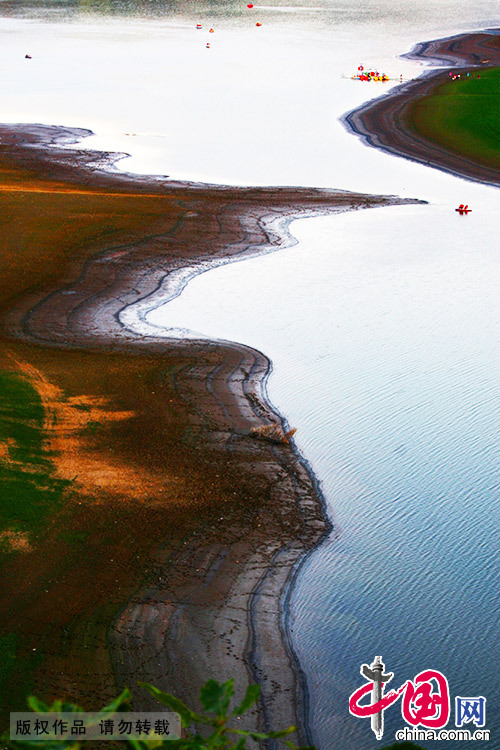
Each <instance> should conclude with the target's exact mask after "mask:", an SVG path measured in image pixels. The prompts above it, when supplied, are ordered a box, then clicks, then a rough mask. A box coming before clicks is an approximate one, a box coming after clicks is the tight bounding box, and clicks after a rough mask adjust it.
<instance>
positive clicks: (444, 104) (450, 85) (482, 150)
mask: <svg viewBox="0 0 500 750" xmlns="http://www.w3.org/2000/svg"><path fill="white" fill-rule="evenodd" d="M478 76H480V77H478ZM499 106H500V68H488V69H483V70H481V71H479V72H478V71H474V72H473V73H471V74H470V75H469V77H467V74H466V73H465V74H464V73H461V77H460V78H456V79H455V80H452V79H451V78H450V80H449V81H447V82H446V83H443V84H441V85H440V86H438V87H437V88H436V89H435V91H434V93H433V94H431V95H429V96H425V97H423V98H421V99H419V100H417V101H416V102H414V103H413V105H412V106H411V108H410V111H409V121H410V124H411V125H412V126H413V128H414V129H415V130H416V131H417V132H418V133H419V134H420V135H422V136H424V137H425V138H428V139H429V140H431V141H434V142H435V143H437V144H439V145H441V146H443V147H445V148H446V149H448V150H449V151H453V152H456V153H459V154H461V155H463V156H466V157H469V158H471V159H473V160H475V161H477V162H479V163H480V164H484V165H486V166H490V167H500V118H499V116H498V115H499V111H500V110H499Z"/></svg>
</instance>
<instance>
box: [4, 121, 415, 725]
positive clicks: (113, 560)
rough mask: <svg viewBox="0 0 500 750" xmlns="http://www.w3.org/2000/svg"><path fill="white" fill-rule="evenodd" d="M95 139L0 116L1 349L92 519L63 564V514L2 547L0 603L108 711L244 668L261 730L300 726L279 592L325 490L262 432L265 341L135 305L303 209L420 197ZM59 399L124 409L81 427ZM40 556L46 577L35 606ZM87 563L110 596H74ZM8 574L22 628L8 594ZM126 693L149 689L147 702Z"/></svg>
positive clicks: (53, 687)
mask: <svg viewBox="0 0 500 750" xmlns="http://www.w3.org/2000/svg"><path fill="white" fill-rule="evenodd" d="M87 134H88V133H87V131H80V130H73V129H67V128H51V127H45V126H25V125H18V126H3V127H1V128H0V139H1V147H0V183H1V184H0V189H1V191H2V193H3V197H4V199H5V201H6V202H5V203H4V209H3V211H4V219H6V221H5V225H6V227H7V230H6V234H5V241H6V243H7V244H6V250H5V253H4V265H5V268H4V269H3V270H4V273H3V285H2V288H0V300H1V316H0V332H1V336H2V339H1V345H2V354H5V355H6V356H7V355H8V357H9V362H10V364H9V367H12V368H14V369H16V368H17V370H16V371H18V372H19V373H21V374H22V376H23V377H25V378H30V381H31V383H32V384H33V386H34V387H35V388H36V389H37V390H38V392H39V393H40V394H41V395H40V397H41V398H42V401H43V400H44V399H45V401H44V403H46V404H48V406H47V409H49V408H50V410H51V414H52V417H51V419H52V422H51V423H50V424H47V425H46V431H47V436H48V437H47V440H49V441H52V442H51V446H52V452H51V455H53V457H54V463H55V465H56V470H57V471H58V472H59V475H60V476H64V477H67V478H68V480H69V479H71V492H70V493H69V494H68V497H67V506H66V509H65V513H66V515H65V517H64V524H65V525H66V526H68V527H70V528H71V527H72V524H76V526H75V528H76V527H78V529H81V527H85V530H86V533H88V534H89V535H90V541H89V542H87V543H86V545H85V546H84V547H82V549H81V552H79V554H75V555H74V556H73V557H71V555H70V552H69V548H68V552H67V554H66V556H65V557H64V562H62V556H63V554H64V548H62V551H61V548H59V549H58V552H57V553H56V552H55V551H54V545H53V544H52V542H53V537H51V534H52V535H53V534H55V531H56V530H57V528H58V523H59V522H58V520H57V519H55V520H54V523H53V528H52V529H50V530H49V531H48V532H47V533H46V536H45V537H44V538H42V537H40V538H39V539H37V540H36V542H34V543H33V544H34V548H33V549H32V550H31V551H30V552H27V553H26V554H24V556H23V555H21V553H19V555H17V556H16V555H14V554H13V555H11V557H10V558H9V562H8V565H7V568H6V572H7V576H6V580H7V589H6V599H5V600H4V605H3V611H4V612H5V613H6V619H7V620H8V621H9V623H10V627H11V628H16V627H17V628H20V629H22V628H24V629H25V634H28V635H26V645H25V647H24V648H25V650H26V653H28V651H29V649H30V648H31V644H32V643H36V644H37V645H36V646H35V649H38V652H39V653H42V654H43V658H44V661H43V668H42V667H40V666H39V665H38V666H36V667H35V671H34V672H33V686H34V689H35V690H36V691H38V692H39V693H41V692H43V693H44V694H47V693H48V694H49V695H52V696H55V695H57V694H60V692H61V691H62V690H64V692H65V693H66V694H68V692H69V697H72V698H73V699H75V700H78V701H80V702H83V703H84V704H85V706H89V707H91V708H96V707H97V703H98V702H99V701H100V700H101V699H102V700H104V699H107V698H108V697H109V695H111V694H112V692H113V689H114V686H116V688H118V687H120V688H121V687H122V686H124V685H129V686H130V687H132V688H134V686H135V684H136V682H137V681H139V680H147V681H151V682H153V683H155V684H156V685H158V686H159V687H161V688H163V689H166V690H169V691H172V692H174V693H175V694H177V695H178V696H179V697H181V698H182V699H183V700H185V701H186V702H188V703H190V704H196V702H197V701H196V699H197V694H198V691H199V687H200V685H201V684H202V683H203V682H204V681H205V680H206V679H208V678H209V677H213V678H216V679H221V680H222V679H227V678H229V677H235V678H236V688H237V692H238V693H241V691H243V690H244V688H245V686H246V684H247V683H248V682H250V681H251V682H258V683H259V684H260V685H261V687H262V699H261V702H260V705H259V707H258V711H257V712H256V713H255V714H254V716H253V718H252V719H251V721H252V722H253V724H254V726H255V725H257V726H259V727H261V728H266V727H272V728H276V727H281V726H284V725H288V724H292V723H298V724H299V726H300V727H301V731H302V735H303V736H305V735H306V721H305V705H306V694H305V686H304V685H303V683H302V680H301V676H300V669H299V667H298V665H297V664H296V663H295V658H294V655H293V653H292V651H291V649H290V645H289V641H288V637H287V633H286V598H287V596H288V594H289V591H290V586H291V585H292V584H293V578H294V575H295V573H296V570H297V567H298V566H299V565H300V562H301V561H302V560H303V559H304V555H305V554H306V553H307V552H308V551H310V550H311V549H313V548H314V546H315V545H316V544H318V542H319V541H320V540H321V539H322V538H323V537H324V535H325V534H326V533H328V532H329V531H330V525H329V522H328V520H327V519H326V517H325V514H324V509H323V502H322V498H321V494H320V492H319V490H318V487H317V486H316V483H315V480H314V477H313V475H312V474H311V472H310V470H309V468H308V466H307V464H306V463H305V461H304V460H303V459H302V458H301V457H300V456H299V455H298V453H297V451H296V449H295V447H294V445H293V443H292V444H290V443H285V442H282V443H279V442H277V443H276V442H273V443H272V442H268V441H264V440H257V439H255V438H253V437H251V436H250V435H249V433H250V431H251V429H252V428H255V427H259V426H262V425H275V426H276V429H277V430H278V431H280V430H281V431H284V430H286V429H287V428H288V425H286V424H284V422H283V419H282V417H281V416H280V415H279V414H278V413H277V412H276V411H275V410H274V409H273V408H272V407H271V405H270V404H269V403H268V401H267V398H266V379H267V376H268V374H269V371H270V367H271V364H270V362H269V361H268V359H267V358H266V357H265V355H264V354H262V353H260V352H258V351H255V350H253V349H251V348H249V347H245V346H242V345H238V344H234V343H230V342H221V341H219V342H212V341H196V340H174V339H168V337H161V338H159V337H158V335H157V334H155V332H152V331H151V330H150V329H148V328H147V327H145V326H144V324H143V322H142V312H143V311H144V310H145V309H147V308H148V307H149V308H150V307H152V306H153V307H154V306H156V305H158V304H161V303H163V302H165V301H166V300H167V299H168V298H169V297H171V296H172V295H175V294H177V293H178V292H179V289H180V288H181V287H182V285H183V284H184V283H186V280H187V279H188V278H189V277H190V276H192V275H193V274H196V273H199V272H201V271H204V270H207V269H208V268H210V267H212V266H214V265H217V264H219V263H222V262H228V261H230V260H232V259H236V258H243V257H251V256H252V255H255V254H258V253H262V252H270V251H272V250H275V249H279V248H285V247H286V246H287V245H289V244H291V243H292V242H294V240H293V238H292V237H291V235H290V234H289V233H288V224H289V223H290V221H291V220H293V219H295V218H300V217H307V216H313V215H319V214H326V213H334V212H339V211H346V210H355V209H359V208H368V207H372V206H383V205H394V204H397V203H409V202H415V201H408V200H402V199H399V198H395V197H393V196H367V195H361V194H355V193H347V192H341V191H333V190H332V191H330V190H314V189H304V188H288V187H287V188H233V187H221V186H212V185H201V184H194V183H193V184H187V183H178V182H174V181H170V180H167V179H162V180H159V179H150V178H146V177H137V176H131V175H127V174H125V173H119V172H114V171H110V170H109V169H106V170H104V167H107V168H109V166H110V164H112V163H113V162H114V161H116V159H117V158H118V157H117V156H116V155H115V156H113V155H110V156H106V155H103V154H100V153H94V152H86V151H77V150H71V149H70V148H68V145H70V144H71V143H74V142H75V141H76V140H78V139H80V138H81V137H83V136H85V135H87ZM63 145H65V146H66V147H64V148H63V147H62V146H63ZM58 211H59V212H60V216H61V217H63V218H60V219H57V220H56V219H52V220H51V218H50V217H51V216H52V217H57V215H58V214H57V212H58ZM49 214H50V215H49ZM64 217H69V218H67V220H66V219H65V218H64ZM65 222H66V223H65ZM61 227H62V228H61ZM20 238H21V239H22V242H21V240H20ZM68 247H69V248H70V250H71V251H70V252H69V251H68ZM20 250H22V252H20ZM305 262H307V258H305ZM9 274H11V275H10V276H9ZM255 304H258V290H255ZM131 310H136V311H138V314H136V315H135V316H132V318H131V317H130V315H128V312H130V311H131ZM131 320H132V322H133V324H132V323H131V322H130V321H131ZM47 383H48V385H47ZM47 394H48V395H47ZM58 394H59V395H58ZM61 404H63V405H66V406H65V407H64V409H60V408H59V407H60V406H61ZM68 404H69V406H74V407H75V408H76V407H78V408H79V410H80V412H82V411H85V410H87V412H89V413H92V410H95V408H96V404H98V405H99V408H101V410H102V411H106V413H107V414H111V415H112V416H111V417H109V418H107V419H104V418H103V419H101V420H100V422H96V419H90V418H89V419H88V420H87V422H86V423H85V429H84V428H82V427H81V425H80V424H78V425H77V427H74V425H73V424H72V423H71V424H69V422H70V421H71V420H69V419H68V417H67V415H66V416H64V415H63V414H62V412H64V410H66V412H67V411H68V409H67V406H68ZM113 415H114V416H113ZM116 415H119V418H118V417H117V416H116ZM62 422H64V434H63V435H61V431H59V433H57V434H56V437H55V438H54V435H53V433H54V431H55V430H56V428H57V426H58V424H60V423H62ZM68 424H69V426H68ZM96 424H97V427H98V428H97V427H96V426H95V425H96ZM54 425H55V427H54ZM298 427H299V429H300V425H298ZM90 428H92V429H90ZM68 436H69V437H68ZM56 438H57V439H56ZM63 438H64V439H63ZM67 453H68V454H70V456H71V461H69V460H66V459H67V458H68V455H66V454H67ZM94 454H95V455H94ZM90 459H92V461H90ZM89 461H90V463H89ZM127 483H128V487H129V490H128V491H127ZM82 505H83V509H82V507H81V506H82ZM82 511H84V512H82ZM77 518H78V521H75V519H77ZM103 518H105V523H104V522H103V521H102V519H103ZM95 522H98V523H99V524H100V532H99V533H96V532H92V523H95ZM85 524H87V526H85ZM107 530H109V532H110V533H109V534H107ZM134 533H136V535H135V536H134ZM100 535H102V536H100ZM122 540H125V541H123V543H122ZM136 553H137V554H136ZM30 556H31V557H30ZM117 560H119V565H117ZM40 561H42V567H43V566H45V568H44V570H43V580H44V581H46V580H47V579H48V577H49V573H50V576H51V577H50V585H48V584H44V585H45V586H47V588H44V589H43V596H42V597H41V600H43V604H42V603H39V602H38V599H36V601H37V604H36V606H35V605H34V604H33V603H32V598H33V596H34V595H35V596H36V597H39V592H38V588H37V584H38V583H40V580H41V579H40V578H39V576H40V573H39V568H40ZM30 566H31V567H30ZM27 570H28V571H31V573H32V577H31V573H30V575H29V576H27V575H26V571H27ZM61 571H62V572H61ZM110 571H112V573H110ZM84 573H85V576H87V577H91V578H92V589H93V590H95V591H96V592H97V596H98V599H92V598H91V594H90V593H88V595H87V598H86V599H84V598H82V588H84V587H85V580H86V579H85V576H84V575H83V574H84ZM23 576H24V577H23ZM37 576H38V577H37ZM21 580H22V581H23V584H22V586H21V588H17V589H14V587H15V586H17V585H18V584H19V582H20V581H21ZM54 581H55V582H56V583H57V584H58V586H59V590H58V589H57V587H56V586H55V584H54ZM72 581H74V584H72ZM113 581H114V582H115V585H114V587H113ZM9 582H10V583H9ZM19 585H20V584H19ZM72 585H73V589H72V588H71V587H72ZM61 586H63V587H66V588H65V591H66V594H67V596H66V597H61V596H60V587H61ZM13 591H15V597H14V598H16V611H17V612H19V611H20V608H21V610H22V609H23V608H24V609H25V610H26V620H27V622H28V623H29V626H28V625H25V624H21V623H20V622H19V617H18V615H16V614H15V612H14V608H13V607H11V606H10V602H11V600H12V597H13V596H14V594H13ZM58 592H59V593H58ZM23 596H24V597H25V598H23ZM71 596H72V597H73V598H71ZM78 597H80V598H81V601H82V603H81V605H80V608H79V609H78V607H77V605H76V604H75V601H76V600H78ZM89 597H90V598H89ZM41 600H40V601H41ZM98 601H99V602H100V604H99V607H98V606H97V602H98ZM5 602H7V604H5ZM109 602H111V603H112V606H109V607H108V608H106V607H105V606H104V605H107V604H108V603H109ZM101 604H102V607H101ZM96 608H100V611H101V610H102V611H101V619H100V620H99V627H98V628H97V627H96V626H95V623H94V620H93V616H94V610H95V609H96ZM51 610H52V611H57V617H53V619H52V621H51V617H50V612H51ZM40 629H41V630H42V632H43V638H40V636H39V635H38V633H39V632H40ZM23 632H24V631H23ZM29 639H31V640H29ZM37 639H38V640H37ZM62 643H64V644H65V647H64V649H63V648H62V646H61V644H62ZM32 650H34V649H32ZM65 654H67V656H65ZM37 670H38V671H37ZM96 675H99V685H98V686H96V685H95V682H96ZM134 692H135V694H136V705H138V706H139V705H140V706H148V705H150V704H149V703H148V696H147V695H145V694H141V693H140V691H139V690H138V689H136V690H134Z"/></svg>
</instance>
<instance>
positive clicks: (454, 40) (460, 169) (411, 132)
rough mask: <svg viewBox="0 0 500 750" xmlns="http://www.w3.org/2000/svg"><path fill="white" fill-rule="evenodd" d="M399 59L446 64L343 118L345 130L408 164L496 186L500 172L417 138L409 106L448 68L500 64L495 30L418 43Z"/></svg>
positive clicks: (444, 75) (499, 38)
mask: <svg viewBox="0 0 500 750" xmlns="http://www.w3.org/2000/svg"><path fill="white" fill-rule="evenodd" d="M403 57H407V58H409V59H412V60H418V61H428V62H429V63H432V64H438V65H446V66H448V67H447V68H446V69H444V70H443V69H442V70H439V71H433V72H431V73H424V74H423V75H422V76H421V77H419V78H417V79H416V80H413V81H410V82H409V83H406V84H403V85H402V86H398V87H397V89H395V90H394V91H393V92H390V93H388V94H387V95H386V96H383V97H379V98H378V99H376V100H375V101H371V102H368V103H367V104H365V105H363V106H362V107H360V108H358V109H355V110H353V111H352V112H349V113H347V114H346V115H344V117H343V118H342V121H343V123H344V125H345V126H346V127H347V129H348V130H351V131H352V132H353V133H355V134H356V135H358V136H360V137H361V138H362V139H363V140H365V141H366V142H367V143H369V144H370V145H371V146H375V147H376V148H381V149H382V150H384V151H387V152H389V153H392V154H396V155H398V156H403V157H405V158H407V159H411V160H412V161H416V162H420V163H422V164H426V165H428V166H432V167H436V168H437V169H441V170H443V171H445V172H449V173H450V174H454V175H457V176H458V177H465V178H467V179H470V180H474V181H475V182H483V183H486V184H489V185H500V171H499V170H498V168H496V167H495V166H490V165H487V164H481V163H479V162H477V161H476V160H474V159H472V158H469V157H467V156H464V155H463V154H461V153H459V152H453V151H451V150H448V149H446V148H445V147H443V146H441V145H440V144H438V143H436V142H434V141H432V140H430V139H429V138H426V137H424V136H422V135H421V134H420V133H418V132H417V131H416V130H415V128H414V127H413V125H412V119H411V115H412V106H413V104H414V102H415V101H416V100H418V99H420V98H421V97H424V96H428V95H430V94H432V93H434V91H435V90H436V89H437V88H438V87H439V86H440V85H441V84H443V83H445V82H447V81H448V80H449V71H450V68H451V69H452V70H454V71H456V72H457V73H460V72H463V70H464V69H467V70H474V71H475V72H476V73H477V72H480V71H481V70H482V69H484V68H490V67H495V66H498V65H500V36H498V34H497V30H491V31H484V32H476V33H472V34H458V35H456V36H452V37H447V38H444V39H437V40H434V41H430V42H423V43H420V44H417V45H416V46H415V47H414V49H413V50H412V51H411V52H409V53H408V54H406V55H403Z"/></svg>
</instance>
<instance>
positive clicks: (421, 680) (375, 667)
mask: <svg viewBox="0 0 500 750" xmlns="http://www.w3.org/2000/svg"><path fill="white" fill-rule="evenodd" d="M384 669H385V667H384V664H383V662H382V657H381V656H376V657H375V659H374V661H373V663H372V664H370V666H368V665H367V664H362V665H361V668H360V673H361V675H362V676H363V677H364V678H365V679H366V681H367V682H366V683H365V684H364V685H361V687H359V688H358V689H357V690H355V691H354V693H353V694H352V695H351V696H350V698H349V711H350V713H351V714H352V715H353V716H356V717H357V718H361V719H363V718H368V717H370V718H371V728H372V730H373V732H374V733H375V736H376V738H377V739H378V740H380V739H382V735H383V733H384V711H385V710H386V709H387V708H389V706H392V704H393V703H395V702H396V701H397V700H399V699H400V698H401V714H402V716H403V719H404V720H405V722H406V723H407V724H408V725H409V726H410V727H413V728H420V727H422V728H423V729H425V730H428V733H429V735H430V736H427V737H426V739H482V740H485V739H486V740H487V739H489V731H488V730H484V731H483V730H482V729H481V728H482V727H484V724H485V721H486V698H484V697H483V696H481V695H480V696H476V697H474V698H465V697H461V696H456V697H455V726H456V727H457V728H458V729H460V728H461V727H463V725H464V724H474V726H475V727H476V728H477V729H478V730H480V731H475V732H474V736H470V735H471V733H470V731H469V730H468V729H466V730H461V733H463V734H464V737H462V736H460V737H458V736H456V735H458V734H460V735H461V733H460V732H458V731H455V730H444V727H445V726H446V724H447V723H448V721H449V719H450V689H449V685H448V680H447V679H446V677H445V676H444V674H442V672H439V671H438V670H437V669H426V670H424V671H423V672H420V674H418V675H417V676H416V677H415V678H414V679H413V680H407V681H406V682H405V683H404V684H403V685H401V687H400V688H399V689H398V690H391V691H390V692H388V693H387V695H384V689H385V685H386V684H387V683H388V682H390V681H391V680H392V678H393V676H394V674H393V673H392V672H388V673H387V674H386V673H385V672H384ZM368 695H370V702H366V701H364V702H362V701H363V698H365V696H368ZM405 731H406V733H405ZM401 734H403V735H404V736H401ZM465 734H467V737H465ZM398 735H400V736H398ZM445 735H446V736H445ZM452 735H453V736H452ZM479 735H480V736H479ZM413 738H414V737H413V736H412V737H410V736H409V735H408V731H407V730H400V731H399V732H397V733H396V739H413Z"/></svg>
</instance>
